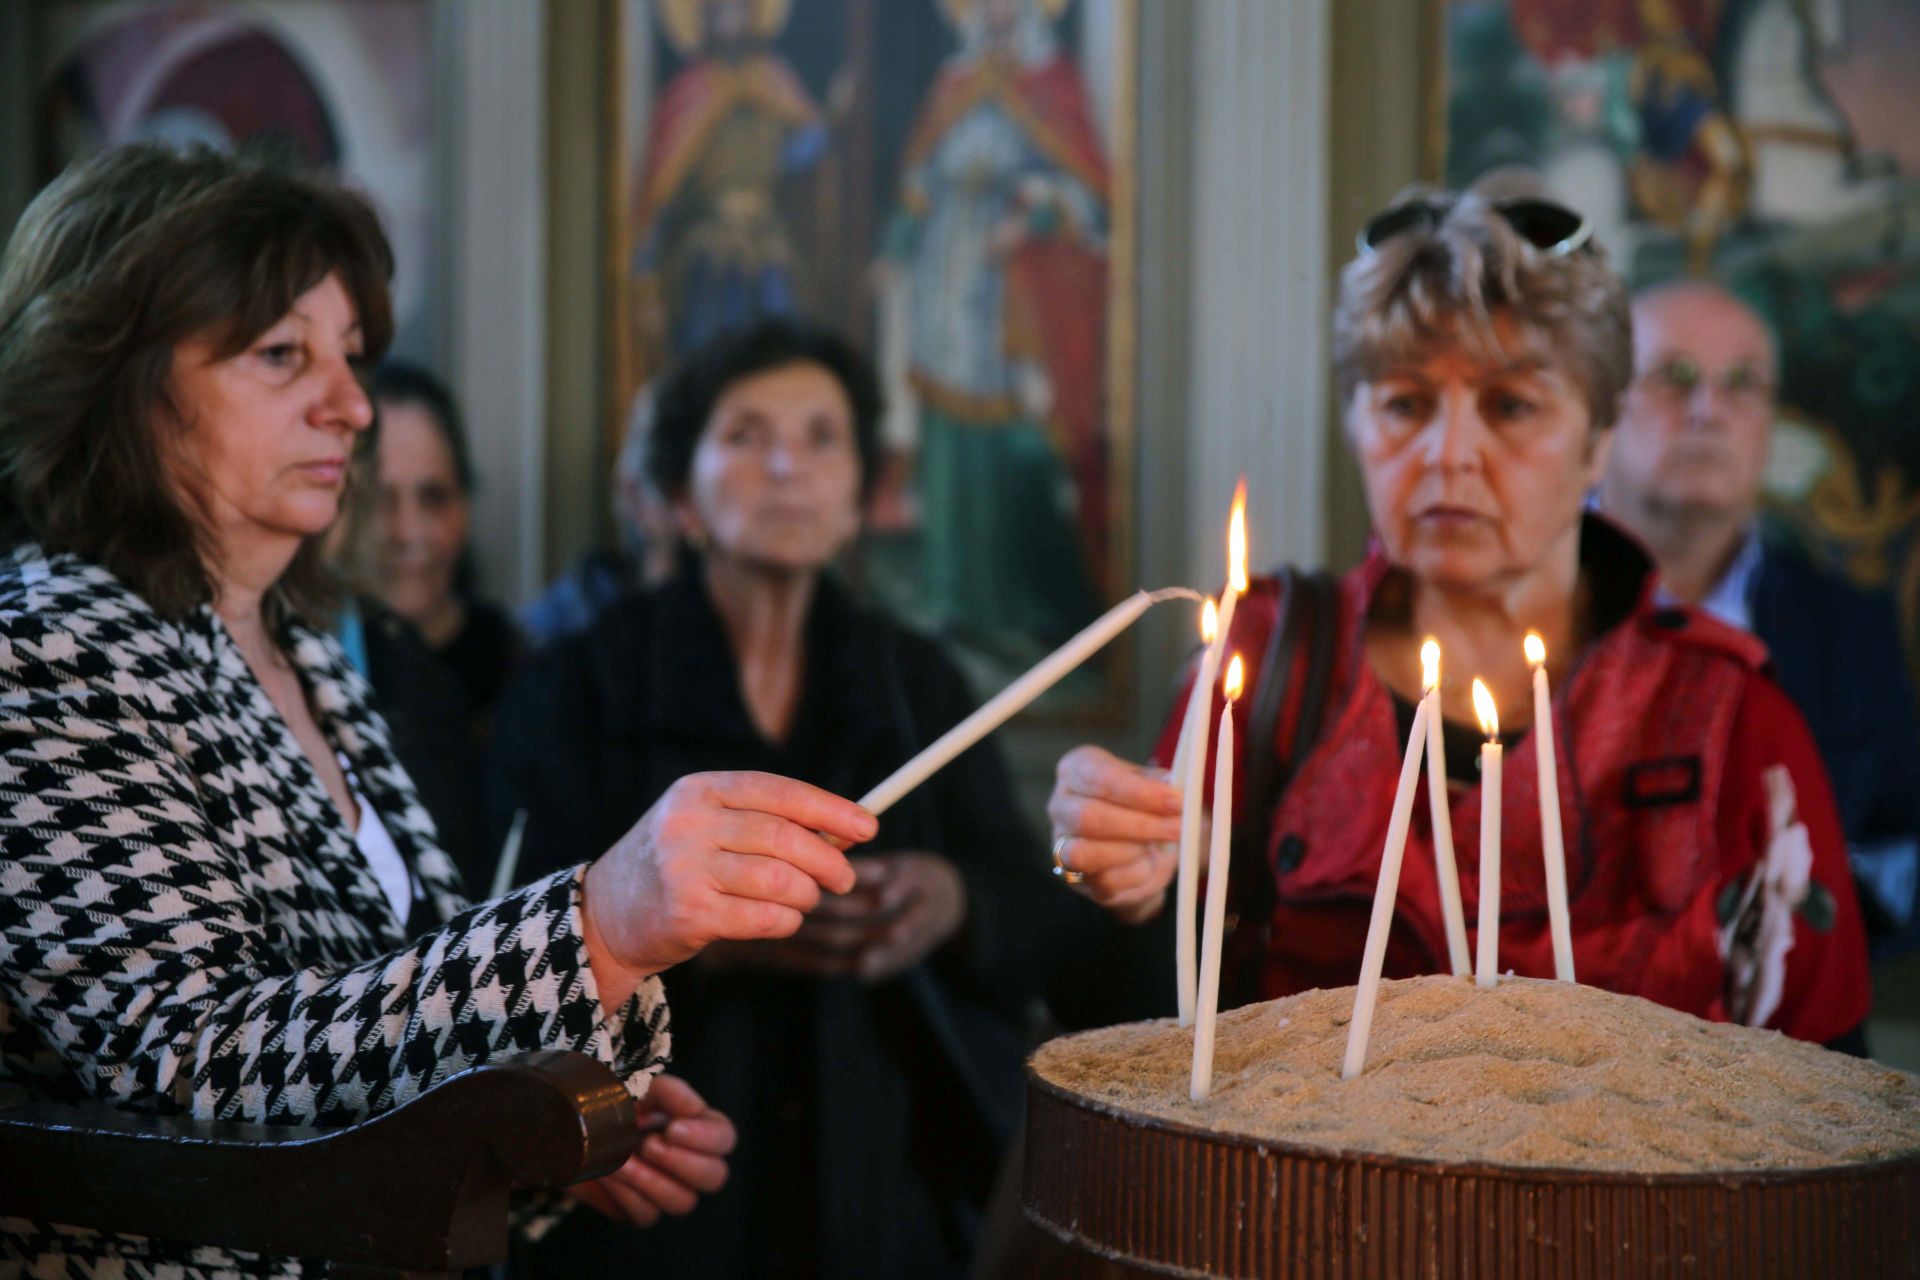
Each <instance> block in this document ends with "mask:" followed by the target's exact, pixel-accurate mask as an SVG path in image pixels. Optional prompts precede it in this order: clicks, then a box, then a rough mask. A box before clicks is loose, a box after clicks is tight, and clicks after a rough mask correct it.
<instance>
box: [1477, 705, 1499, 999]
mask: <svg viewBox="0 0 1920 1280" xmlns="http://www.w3.org/2000/svg"><path fill="white" fill-rule="evenodd" d="M1473 711H1474V714H1475V715H1477V716H1479V717H1480V729H1481V731H1482V732H1484V733H1485V734H1486V735H1487V740H1486V742H1485V743H1483V744H1481V747H1480V938H1479V943H1480V955H1479V961H1480V963H1479V969H1478V972H1477V973H1476V974H1475V980H1476V981H1477V982H1478V983H1479V984H1480V985H1481V986H1483V987H1491V986H1492V985H1493V984H1494V981H1495V980H1496V979H1497V978H1498V977H1499V974H1500V712H1499V711H1498V710H1497V709H1496V708H1495V707H1494V705H1493V695H1492V694H1491V693H1488V692H1487V686H1486V685H1485V684H1482V683H1481V682H1480V681H1479V680H1478V679H1477V678H1476V679H1475V680H1474V682H1473Z"/></svg>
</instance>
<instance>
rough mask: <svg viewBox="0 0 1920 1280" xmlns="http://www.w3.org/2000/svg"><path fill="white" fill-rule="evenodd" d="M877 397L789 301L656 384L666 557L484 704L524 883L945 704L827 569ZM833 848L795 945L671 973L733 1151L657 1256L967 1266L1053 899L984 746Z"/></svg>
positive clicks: (881, 739)
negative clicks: (677, 546)
mask: <svg viewBox="0 0 1920 1280" xmlns="http://www.w3.org/2000/svg"><path fill="white" fill-rule="evenodd" d="M879 399H880V398H879V392H878V389H877V387H876V386H875V381H874V375H873V373H872V371H871V370H870V368H869V367H868V365H867V363H866V361H865V360H864V359H863V358H861V357H860V356H859V355H858V354H857V353H855V352H854V351H853V350H852V349H851V348H849V347H848V346H847V345H846V344H845V343H844V342H843V341H841V340H840V339H838V338H836V337H834V336H833V335H831V334H829V333H826V332H824V331H822V330H821V329H818V328H816V327H814V326H812V325H810V324H806V323H803V322H799V321H787V320H767V321H763V322H761V323H759V324H758V325H756V326H755V327H753V328H751V329H749V330H746V331H743V332H740V333H737V334H733V335H729V336H723V337H721V338H719V339H716V340H715V341H714V342H712V343H710V344H708V345H707V346H705V347H703V348H701V349H700V350H698V351H697V352H695V353H693V354H692V355H691V356H689V357H688V358H687V359H686V360H685V361H684V362H683V363H682V364H681V366H680V367H679V368H677V369H676V370H675V371H674V372H673V373H672V374H671V375H670V376H669V377H668V378H667V380H666V381H665V383H664V384H663V385H662V388H661V391H660V395H659V400H658V403H657V408H656V419H655V423H654V428H653V433H652V436H651V439H650V446H649V447H650V453H649V470H650V472H651V474H652V478H653V479H654V481H655V482H656V483H657V485H658V486H659V491H660V492H661V494H662V495H664V496H665V498H666V500H667V501H668V502H669V503H670V504H671V508H672V510H673V513H674V516H675V519H676V521H677V523H678V527H679V529H680V532H681V535H682V536H683V538H684V539H685V541H686V545H687V548H688V551H687V554H686V555H685V556H684V558H683V562H682V565H681V568H680V570H679V572H678V573H677V574H676V575H675V576H674V577H673V578H672V579H670V580H669V581H668V582H666V583H665V584H664V585H661V586H659V587H656V588H652V589H647V590H643V591H641V592H639V593H637V594H635V595H632V596H630V597H628V598H626V599H624V600H622V601H619V602H616V603H614V604H612V605H610V606H609V607H608V608H607V609H606V610H605V612H603V613H602V614H601V615H600V617H599V618H598V620H597V621H596V622H595V623H594V624H593V625H592V626H591V627H590V628H589V629H588V630H587V631H586V632H584V633H583V634H581V635H578V636H575V637H572V638H570V639H567V640H564V641H562V642H560V643H559V644H557V645H555V646H553V647H552V648H550V649H549V650H547V651H545V652H544V653H543V654H542V656H541V657H540V658H538V659H536V660H535V662H534V664H533V665H532V666H531V667H529V669H528V672H527V675H526V677H525V678H524V679H523V681H522V682H521V683H519V684H518V685H516V687H515V689H514V690H513V692H511V693H510V694H509V695H508V697H507V700H506V702H505V703H504V704H503V706H502V709H501V717H500V725H499V732H498V733H497V734H496V735H495V739H494V755H495V759H496V761H497V763H498V769H497V771H496V772H497V778H498V782H497V784H496V795H495V801H496V803H497V804H499V805H501V806H502V807H503V810H504V812H503V814H502V817H503V818H504V817H505V815H506V814H510V813H512V812H514V811H520V812H522V813H523V815H524V845H523V854H522V858H523V862H522V866H523V868H524V873H525V874H529V875H540V874H543V873H545V872H546V870H547V869H548V868H550V867H552V866H556V865H564V864H566V863H568V862H571V861H574V860H575V859H577V858H578V857H579V856H580V852H579V851H580V850H583V849H588V848H590V847H592V846H594V844H595V842H596V841H599V840H600V839H601V836H602V833H603V832H607V831H614V830H619V829H623V828H624V827H625V826H626V825H628V824H630V823H631V821H632V817H633V815H636V814H639V813H641V812H643V811H645V809H646V807H647V806H648V805H649V804H651V803H652V802H653V800H654V798H655V797H657V796H659V795H660V794H661V793H662V792H663V791H665V790H666V789H667V788H668V787H670V786H672V785H673V783H674V781H675V779H677V778H680V777H681V776H683V775H684V774H687V773H689V772H693V771H696V770H702V769H708V768H713V767H725V768H729V769H763V770H771V771H777V772H786V773H790V774H791V775H792V776H795V777H799V778H803V779H806V780H808V781H811V782H814V783H815V784H817V785H819V786H821V787H823V788H826V789H829V790H832V791H834V792H837V793H838V794H841V795H848V796H857V795H860V794H862V793H864V792H865V791H866V790H867V789H868V788H870V787H872V786H873V785H874V784H875V783H877V782H879V781H880V780H881V779H882V778H884V777H885V776H886V775H887V774H888V773H890V772H891V771H892V770H893V769H894V768H895V767H897V766H898V765H899V764H901V763H902V762H904V761H905V760H906V759H908V758H909V757H910V756H912V755H913V754H914V752H915V751H916V750H917V749H918V748H919V747H921V746H924V745H925V744H927V743H929V742H931V741H932V740H933V739H934V738H936V737H937V736H939V734H941V733H942V732H944V731H945V730H946V729H948V728H949V727H951V726H952V725H953V724H955V723H956V722H957V721H959V720H960V719H961V718H963V717H964V716H965V715H966V714H967V713H968V712H969V711H970V710H971V709H972V707H973V701H972V698H971V696H970V694H969V692H968V690H967V687H966V684H965V682H964V681H963V680H962V678H961V676H960V673H959V672H958V671H957V670H956V669H955V668H954V666H953V664H952V663H951V662H950V661H949V660H948V659H947V658H946V656H945V655H944V654H942V653H941V651H940V650H939V649H938V648H937V647H935V646H934V645H933V644H932V643H931V642H929V641H928V640H926V639H923V638H922V637H920V636H918V635H915V634H913V633H912V632H909V631H907V630H905V629H904V628H902V627H901V626H900V625H899V624H898V623H896V622H894V621H892V620H891V619H889V618H887V617H885V616H884V615H882V614H879V613H877V612H875V611H874V610H873V609H871V608H870V607H868V606H867V605H865V604H863V603H862V602H861V601H859V600H858V598H856V597H855V595H854V594H853V593H852V592H851V591H850V590H849V589H848V588H847V587H846V586H845V585H844V584H843V583H842V582H841V581H840V580H839V578H838V577H837V575H836V574H835V573H834V572H833V565H834V562H835V561H836V559H837V558H838V557H839V556H840V555H841V553H842V552H843V551H845V550H846V549H847V547H848V546H849V544H850V543H851V542H852V541H853V540H854V538H855V536H856V535H857V534H858V532H859V530H860V523H861V512H862V509H863V501H864V498H865V495H866V493H867V490H868V487H869V485H870V484H871V482H872V480H873V478H874V475H875V470H876V466H877V462H878V457H879V448H880V446H879V439H878V435H879V430H878V423H879V414H880V403H879ZM502 825H504V823H503V824H502ZM854 864H855V867H856V869H857V871H858V875H859V881H858V886H857V887H856V888H855V890H854V892H853V893H852V894H851V895H849V896H848V897H847V898H845V899H843V900H840V901H838V902H836V903H835V904H834V905H833V906H831V907H828V908H826V909H825V911H826V913H825V914H822V915H819V916H817V917H816V918H814V919H812V920H810V921H809V922H808V924H807V925H806V926H804V927H803V928H802V929H801V931H800V932H799V933H798V934H796V935H795V936H794V937H792V938H790V939H788V940H786V941H785V942H783V943H781V944H779V945H770V946H743V947H735V948H731V949H729V950H727V951H726V952H725V953H724V954H719V955H715V956H713V957H712V959H711V961H710V962H709V963H706V964H703V965H701V966H700V967H699V968H698V969H697V970H690V971H688V972H686V973H685V974H684V976H682V975H676V978H675V987H674V1002H675V1003H674V1010H675V1018H676V1019H677V1024H676V1030H677V1031H678V1032H679V1033H680V1034H679V1036H678V1037H677V1039H676V1046H677V1049H678V1046H684V1049H678V1051H677V1056H676V1069H677V1070H680V1071H682V1072H683V1073H684V1074H685V1075H686V1076H687V1078H688V1080H689V1081H691V1082H694V1084H695V1086H696V1087H697V1088H699V1089H700V1090H701V1091H702V1092H703V1093H705V1094H706V1095H707V1096H709V1097H711V1098H713V1099H714V1101H715V1105H717V1106H721V1107H723V1108H729V1109H737V1114H738V1115H739V1117H740V1120H741V1124H742V1127H743V1128H744V1129H745V1130H746V1131H747V1132H749V1133H751V1134H752V1135H753V1139H754V1140H753V1142H752V1143H751V1144H749V1145H748V1146H746V1147H743V1148H742V1150H741V1151H740V1153H739V1154H738V1156H737V1157H736V1164H735V1176H734V1180H733V1182H732V1184H731V1185H730V1186H729V1187H728V1189H727V1191H726V1192H725V1193H723V1194H722V1195H721V1196H720V1197H718V1198H716V1200H715V1201H714V1203H713V1204H711V1205H709V1206H707V1207H706V1208H705V1209H703V1212H702V1213H701V1215H700V1216H699V1217H698V1218H694V1219H689V1220H688V1221H686V1222H684V1223H675V1224H671V1226H670V1227H669V1228H668V1229H666V1230H665V1231H656V1232H652V1233H649V1235H648V1237H647V1239H646V1241H645V1242H644V1248H645V1253H644V1256H645V1258H646V1261H647V1264H648V1266H649V1267H650V1268H653V1269H656V1270H658V1271H659V1272H661V1273H662V1274H684V1275H701V1276H784V1275H825V1276H849V1277H853V1276H860V1277H864V1276H882V1275H887V1276H891V1275H900V1276H905V1275H911V1276H958V1275H961V1274H964V1272H965V1268H966V1264H967V1259H968V1257H969V1255H970V1253H971V1250H972V1248H973V1245H974V1241H975V1239H976V1237H977V1234H978V1229H979V1222H980V1216H981V1211H982V1207H983V1205H984V1202H985V1199H986V1195H987V1191H988V1186H989V1183H990V1182H991V1180H992V1177H993V1175H994V1172H995V1169H996V1165H997V1162H998V1159H999V1156H1000V1153H1001V1151H1002V1149H1003V1147H1004V1145H1005V1143H1006V1142H1007V1141H1008V1139H1009V1138H1010V1136H1011V1132H1012V1129H1013V1126H1014V1123H1015V1119H1016V1117H1017V1115H1018V1112H1019V1106H1020V1099H1021V1089H1022V1086H1021V1074H1020V1065H1021V1060H1022V1057H1023V1048H1024V1044H1023V1040H1022V1023H1021V1018H1022V1013H1023V1011H1024V1006H1025V1004H1026V1003H1027V1002H1028V1001H1029V1000H1031V998H1032V997H1033V996H1034V995H1035V994H1036V993H1037V992H1038V991H1039V988H1040V984H1041V983H1042V982H1043V981H1044V975H1045V973H1046V971H1047V965H1046V964H1045V963H1044V962H1043V957H1044V956H1045V955H1046V954H1047V953H1048V950H1049V948H1050V947H1052V946H1055V945H1057V944H1058V938H1059V931H1058V929H1057V928H1056V927H1055V925H1056V923H1057V916H1058V913H1060V912H1061V911H1062V910H1067V911H1069V912H1072V913H1074V914H1078V911H1077V909H1076V904H1075V902H1074V900H1073V899H1071V898H1069V897H1067V896H1066V895H1062V894H1059V893H1058V892H1057V891H1055V890H1053V889H1052V888H1051V887H1050V886H1049V884H1048V883H1047V879H1046V874H1045V867H1046V854H1045V851H1044V849H1043V848H1042V847H1041V846H1040V844H1039V841H1038V838H1037V835H1036V834H1035V832H1034V831H1033V830H1032V829H1031V828H1030V827H1028V826H1027V825H1026V824H1025V823H1023V822H1022V821H1021V819H1020V818H1019V816H1018V805H1017V803H1016V800H1015V797H1014V793H1013V787H1012V783H1011V780H1010V779H1009V776H1008V774H1007V770H1006V766H1005V764H1004V762H1003V761H1002V759H1001V757H1000V754H999V751H998V749H997V747H996V746H995V745H994V744H993V743H991V742H988V743H985V744H982V745H980V746H978V747H975V748H974V749H973V750H971V751H969V752H967V753H965V754H963V755H962V756H960V757H959V758H958V759H957V760H956V761H954V763H953V764H951V765H949V766H948V767H947V768H946V769H944V770H943V771H941V772H940V773H938V774H936V775H935V776H934V777H933V778H932V779H931V780H930V781H929V782H928V783H927V784H926V785H924V786H923V787H921V788H920V789H919V790H918V791H916V792H914V793H913V794H912V795H910V796H908V797H907V798H906V799H905V800H904V801H902V802H901V804H900V805H898V806H897V807H895V808H894V809H893V810H891V811H889V812H888V813H887V815H886V816H885V818H884V819H883V820H882V825H881V832H880V835H879V837H878V840H877V842H876V843H875V845H874V850H873V852H872V854H870V855H868V856H863V857H860V858H856V859H854ZM598 1229H599V1226H598V1224H595V1223H589V1222H584V1221H583V1222H581V1223H579V1224H577V1227H576V1229H575V1230H574V1231H573V1233H572V1234H571V1235H568V1234H566V1233H556V1237H555V1239H554V1240H553V1242H552V1245H551V1247H549V1248H546V1249H544V1250H543V1252H544V1253H545V1258H544V1261H543V1262H542V1264H541V1267H540V1270H541V1273H542V1274H550V1275H562V1274H566V1275H580V1274H601V1273H603V1272H605V1271H607V1270H608V1269H609V1268H611V1267H612V1266H613V1265H614V1261H613V1260H616V1259H621V1258H630V1257H633V1256H635V1255H634V1253H633V1250H634V1249H635V1248H637V1247H638V1242H629V1241H625V1240H622V1239H620V1238H618V1237H617V1236H609V1237H605V1238H600V1239H592V1238H585V1237H587V1236H588V1235H589V1233H592V1232H595V1231H597V1230H598Z"/></svg>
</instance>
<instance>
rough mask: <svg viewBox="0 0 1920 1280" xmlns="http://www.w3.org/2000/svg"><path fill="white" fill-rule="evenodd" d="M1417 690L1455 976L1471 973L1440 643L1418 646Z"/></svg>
mask: <svg viewBox="0 0 1920 1280" xmlns="http://www.w3.org/2000/svg"><path fill="white" fill-rule="evenodd" d="M1420 687H1421V688H1423V689H1425V690H1426V691H1427V695H1426V698H1425V699H1424V701H1425V702H1427V703H1428V704H1430V706H1431V708H1432V709H1431V710H1430V711H1429V712H1428V713H1427V814H1428V816H1429V817H1430V818H1431V819H1432V821H1433V867H1434V875H1435V878H1437V879H1438V880H1439V882H1440V915H1441V918H1442V919H1443V920H1444V921H1445V922H1446V928H1447V961H1448V963H1449V964H1450V965H1451V966H1452V967H1453V975H1454V977H1456V978H1458V977H1464V976H1465V975H1466V974H1468V973H1469V972H1471V971H1472V968H1473V960H1472V959H1471V957H1469V955H1468V954H1467V914H1466V912H1465V911H1463V910H1462V909H1461V907H1460V870H1459V867H1458V866H1457V865H1456V864H1455V862H1454V859H1453V815H1452V814H1451V813H1450V812H1449V811H1448V806H1447V746H1446V734H1445V733H1443V732H1442V731H1441V711H1440V642H1439V641H1437V640H1435V639H1434V638H1433V637H1432V636H1428V637H1427V639H1426V643H1424V644H1422V645H1421V646H1420Z"/></svg>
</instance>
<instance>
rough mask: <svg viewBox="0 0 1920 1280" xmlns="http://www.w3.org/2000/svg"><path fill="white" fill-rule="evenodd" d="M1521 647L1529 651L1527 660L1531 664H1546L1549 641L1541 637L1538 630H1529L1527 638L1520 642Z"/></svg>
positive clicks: (1537, 665)
mask: <svg viewBox="0 0 1920 1280" xmlns="http://www.w3.org/2000/svg"><path fill="white" fill-rule="evenodd" d="M1520 647H1521V648H1523V649H1525V650H1526V651H1527V662H1528V663H1529V664H1531V665H1533V666H1536V667H1542V666H1545V665H1546V663H1547V642H1546V641H1545V640H1542V639H1541V638H1540V633H1539V632H1538V631H1529V632H1527V638H1526V639H1525V640H1522V641H1521V642H1520Z"/></svg>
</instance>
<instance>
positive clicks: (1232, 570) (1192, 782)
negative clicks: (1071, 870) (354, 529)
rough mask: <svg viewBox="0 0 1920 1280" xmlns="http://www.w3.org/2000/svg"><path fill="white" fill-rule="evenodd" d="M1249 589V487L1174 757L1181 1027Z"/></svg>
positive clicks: (1237, 492) (1188, 1017)
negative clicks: (1213, 740)
mask: <svg viewBox="0 0 1920 1280" xmlns="http://www.w3.org/2000/svg"><path fill="white" fill-rule="evenodd" d="M1246 590H1247V482H1246V480H1245V478H1242V479H1241V481H1240V483H1239V484H1238V485H1236V486H1235V487H1234V490H1233V509H1232V511H1231V513H1230V514H1229V515H1228V516H1227V585H1226V589H1225V590H1223V591H1221V593H1220V606H1219V608H1218V610H1214V611H1212V612H1209V609H1210V606H1209V607H1208V608H1203V609H1202V610H1201V616H1200V635H1201V638H1202V639H1203V640H1205V641H1206V644H1207V647H1206V651H1205V652H1204V653H1203V654H1202V655H1201V657H1200V671H1199V673H1198V674H1197V675H1196V676H1195V678H1194V681H1193V691H1192V692H1191V693H1190V694H1189V695H1188V696H1187V714H1186V717H1185V719H1183V720H1182V721H1181V728H1180V745H1179V747H1178V748H1177V749H1176V750H1175V752H1174V762H1173V777H1174V780H1175V781H1176V782H1178V783H1179V784H1180V787H1181V790H1182V795H1181V804H1180V850H1179V859H1178V862H1177V863H1176V866H1177V868H1178V880H1177V882H1176V884H1175V886H1174V909H1175V919H1174V960H1173V963H1174V983H1175V985H1176V986H1177V987H1178V988H1179V990H1178V992H1176V993H1175V994H1176V996H1177V1001H1176V1007H1177V1008H1178V1010H1179V1014H1180V1025H1181V1026H1183V1027H1190V1026H1192V1025H1193V1000H1194V951H1195V947H1194V919H1193V907H1194V898H1195V897H1196V895H1197V894H1198V892H1199V883H1200V793H1201V791H1202V789H1203V784H1204V783H1205V782H1206V777H1207V730H1208V728H1209V726H1210V725H1211V724H1212V721H1213V716H1212V711H1213V682H1214V680H1215V679H1216V678H1218V676H1219V675H1220V661H1221V656H1222V654H1224V653H1225V652H1226V647H1227V634H1228V632H1229V631H1230V630H1232V628H1233V611H1234V606H1235V605H1236V604H1237V603H1238V602H1239V600H1240V597H1241V596H1242V595H1244V594H1245V593H1246Z"/></svg>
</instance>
